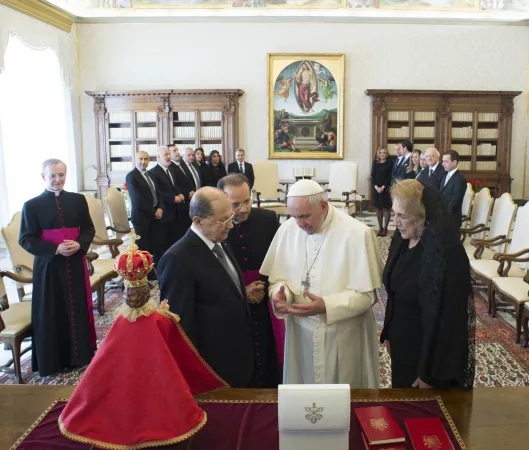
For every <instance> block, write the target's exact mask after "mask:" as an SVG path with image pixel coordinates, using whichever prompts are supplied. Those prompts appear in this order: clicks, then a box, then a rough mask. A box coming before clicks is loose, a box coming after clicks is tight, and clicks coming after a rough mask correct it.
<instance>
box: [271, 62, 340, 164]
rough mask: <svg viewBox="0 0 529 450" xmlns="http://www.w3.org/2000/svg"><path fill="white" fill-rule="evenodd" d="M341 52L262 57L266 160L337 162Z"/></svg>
mask: <svg viewBox="0 0 529 450" xmlns="http://www.w3.org/2000/svg"><path fill="white" fill-rule="evenodd" d="M344 80H345V55H344V54H298V53H274V54H268V140H269V142H268V156H269V158H272V159H343V111H344V109H343V108H344V106H343V102H344V100H343V99H344V92H345V90H344Z"/></svg>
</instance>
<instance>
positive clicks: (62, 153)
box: [0, 5, 79, 225]
mask: <svg viewBox="0 0 529 450" xmlns="http://www.w3.org/2000/svg"><path fill="white" fill-rule="evenodd" d="M74 39H75V36H74V35H73V33H65V32H64V31H61V30H58V29H56V28H54V27H51V26H49V25H47V24H44V23H42V22H40V21H38V20H36V19H33V18H31V17H28V16H25V15H23V14H21V13H18V12H16V11H14V10H11V9H10V8H7V7H4V6H1V5H0V198H2V201H0V224H2V225H3V224H6V223H7V222H9V220H10V219H11V217H12V215H13V214H14V213H15V212H16V211H19V210H20V209H21V207H22V205H23V203H24V201H26V200H28V199H29V198H31V197H33V196H35V195H38V194H39V193H40V192H41V191H42V189H43V184H42V181H41V179H40V172H41V169H40V164H41V163H42V161H44V160H45V159H47V158H60V159H62V160H64V161H65V162H66V163H67V165H68V177H67V186H66V188H67V189H69V190H74V191H75V190H77V186H78V180H77V163H76V154H77V153H78V152H76V150H75V142H76V137H78V136H76V132H74V131H75V127H77V126H78V125H79V123H78V120H74V119H77V118H74V115H73V108H72V100H73V99H74V98H73V95H74V94H75V90H74V91H72V79H75V77H74V76H72V74H74V73H75V70H76V65H75V58H76V55H75V45H74V42H75V41H74ZM74 105H77V103H76V102H74ZM75 112H76V115H78V110H76V111H75ZM77 141H78V139H77ZM6 200H7V201H6Z"/></svg>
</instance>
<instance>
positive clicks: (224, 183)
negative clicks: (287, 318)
mask: <svg viewBox="0 0 529 450" xmlns="http://www.w3.org/2000/svg"><path fill="white" fill-rule="evenodd" d="M217 187H218V188H219V189H221V190H223V191H224V192H225V193H226V194H227V195H228V198H229V200H230V202H231V206H232V210H233V213H234V216H233V225H234V227H233V228H232V229H231V230H230V232H229V234H228V239H227V241H228V244H229V246H230V248H231V249H232V251H233V253H234V255H235V258H236V260H237V262H238V263H239V266H240V268H241V271H242V275H243V278H244V284H245V285H246V292H247V296H248V302H249V303H250V305H249V306H250V312H251V315H252V321H253V325H254V346H255V361H256V367H257V385H258V386H257V387H260V388H277V385H278V383H279V382H280V381H281V368H280V363H279V358H278V354H279V355H280V356H282V355H283V343H284V326H285V325H284V321H282V320H279V319H277V318H276V317H275V316H273V318H272V317H271V316H272V315H271V313H270V311H269V301H268V293H267V292H268V289H267V288H266V286H265V285H266V282H265V280H266V279H264V278H262V276H261V275H260V274H259V269H260V268H261V265H262V264H263V260H264V258H265V256H266V252H267V251H268V247H270V244H271V243H272V240H273V239H274V235H275V233H276V231H277V229H278V227H279V223H278V220H277V215H276V213H275V212H274V211H269V210H266V209H263V208H252V198H251V193H250V185H249V181H248V178H246V177H245V176H244V175H242V174H239V173H232V174H230V175H228V176H225V177H224V178H221V179H220V180H219V183H218V185H217ZM274 334H276V335H277V337H278V339H277V343H276V339H275V337H274ZM276 344H277V345H276ZM281 364H282V360H281Z"/></svg>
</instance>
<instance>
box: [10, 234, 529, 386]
mask: <svg viewBox="0 0 529 450" xmlns="http://www.w3.org/2000/svg"><path fill="white" fill-rule="evenodd" d="M390 240H391V238H390V237H389V236H388V237H385V238H379V244H380V251H381V255H382V258H383V260H384V261H385V260H386V258H387V253H388V247H389V243H390ZM151 293H152V295H154V296H158V295H159V292H158V288H157V286H155V287H154V288H153V290H152V291H151ZM121 300H122V297H121V290H120V289H115V290H112V291H109V292H108V293H107V294H106V304H107V313H106V314H105V315H104V316H99V314H98V313H97V312H96V313H95V325H96V333H97V342H98V345H99V344H100V343H101V341H102V340H103V338H104V337H105V335H106V334H107V333H108V330H109V329H110V327H111V326H112V324H113V322H114V316H113V313H112V312H113V310H115V308H116V307H117V306H119V305H120V304H121ZM385 302H386V292H385V291H384V289H381V290H380V292H379V293H378V303H377V304H376V305H375V307H374V312H375V317H376V321H377V329H378V332H379V333H380V331H381V328H382V325H383V321H384V311H385ZM475 302H476V315H477V336H476V341H477V343H476V360H477V361H476V378H475V386H480V387H487V386H488V387H494V386H529V348H527V349H524V348H521V347H520V346H519V345H516V344H515V343H514V339H515V332H514V328H513V327H512V326H511V325H510V324H509V323H507V322H506V321H505V320H504V319H503V318H501V317H496V318H492V317H490V316H489V315H488V314H487V304H486V302H485V300H484V299H483V298H482V297H481V296H480V295H479V292H478V294H477V295H476V297H475ZM379 352H380V381H381V387H384V388H389V387H390V380H391V364H390V360H389V355H388V353H387V352H386V349H385V347H384V346H382V345H381V346H380V349H379ZM22 358H23V359H22V369H23V373H24V376H23V378H24V382H25V383H27V384H56V385H66V384H77V383H78V382H79V380H80V379H81V377H82V375H83V373H84V371H85V370H86V368H81V369H77V370H73V371H70V372H64V373H61V374H59V375H56V376H51V377H40V376H38V374H34V373H33V372H31V358H30V352H28V353H26V354H25V355H24V356H23V357H22ZM14 382H15V378H14V376H13V375H11V374H5V373H0V384H14Z"/></svg>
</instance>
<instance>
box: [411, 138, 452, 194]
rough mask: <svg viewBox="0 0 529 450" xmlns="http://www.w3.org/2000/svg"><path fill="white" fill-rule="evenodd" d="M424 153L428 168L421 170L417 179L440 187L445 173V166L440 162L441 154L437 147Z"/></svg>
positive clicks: (436, 187) (437, 187)
mask: <svg viewBox="0 0 529 450" xmlns="http://www.w3.org/2000/svg"><path fill="white" fill-rule="evenodd" d="M424 153H425V158H426V162H427V163H428V168H427V169H425V170H421V172H420V173H419V175H417V179H418V180H420V181H422V182H423V183H424V184H428V185H429V186H432V187H434V188H435V189H439V188H440V184H441V179H442V178H443V176H444V174H445V170H444V168H443V166H442V165H441V164H439V157H440V156H441V155H440V154H439V152H438V151H437V149H436V148H429V149H428V150H426V152H424Z"/></svg>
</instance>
